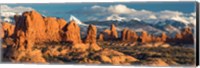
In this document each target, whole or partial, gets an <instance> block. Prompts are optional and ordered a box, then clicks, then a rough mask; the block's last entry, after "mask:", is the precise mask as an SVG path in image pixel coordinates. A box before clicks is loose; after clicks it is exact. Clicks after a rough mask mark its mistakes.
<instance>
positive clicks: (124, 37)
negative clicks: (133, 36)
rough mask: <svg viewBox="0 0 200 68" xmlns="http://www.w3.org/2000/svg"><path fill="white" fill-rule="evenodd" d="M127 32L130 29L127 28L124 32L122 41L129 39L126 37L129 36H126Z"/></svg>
mask: <svg viewBox="0 0 200 68" xmlns="http://www.w3.org/2000/svg"><path fill="white" fill-rule="evenodd" d="M127 31H128V28H125V29H123V30H122V33H121V37H122V40H123V41H125V40H126V38H127V37H126V36H127V35H126V33H127Z"/></svg>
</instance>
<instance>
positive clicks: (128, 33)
mask: <svg viewBox="0 0 200 68" xmlns="http://www.w3.org/2000/svg"><path fill="white" fill-rule="evenodd" d="M121 33H122V34H121V37H122V38H121V40H122V41H128V42H137V41H138V35H137V34H136V32H135V31H133V30H129V29H127V28H125V29H123V30H122V32H121Z"/></svg>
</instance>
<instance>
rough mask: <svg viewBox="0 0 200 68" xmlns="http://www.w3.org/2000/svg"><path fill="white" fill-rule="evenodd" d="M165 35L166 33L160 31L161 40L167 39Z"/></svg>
mask: <svg viewBox="0 0 200 68" xmlns="http://www.w3.org/2000/svg"><path fill="white" fill-rule="evenodd" d="M167 38H168V37H167V35H166V33H164V32H163V33H162V35H161V40H162V42H166V40H167Z"/></svg>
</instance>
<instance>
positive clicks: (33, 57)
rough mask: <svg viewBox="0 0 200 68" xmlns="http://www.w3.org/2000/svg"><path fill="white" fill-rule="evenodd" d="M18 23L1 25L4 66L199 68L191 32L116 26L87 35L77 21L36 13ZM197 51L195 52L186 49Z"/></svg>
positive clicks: (90, 30) (19, 17)
mask: <svg viewBox="0 0 200 68" xmlns="http://www.w3.org/2000/svg"><path fill="white" fill-rule="evenodd" d="M14 19H15V23H14V24H12V23H9V22H2V23H1V28H2V29H1V30H0V31H1V38H2V40H3V44H2V52H3V62H12V63H59V64H61V63H68V64H74V63H75V64H112V65H150V66H171V65H194V64H195V63H194V51H193V46H194V40H193V39H194V38H193V31H192V29H191V28H187V27H186V28H183V29H182V31H181V32H180V33H177V34H176V35H175V37H169V36H168V35H167V34H166V33H165V32H163V33H161V35H159V36H157V35H152V34H149V33H148V32H147V31H142V32H140V34H138V32H136V31H134V30H132V29H129V28H124V29H123V30H122V31H120V33H119V32H118V31H117V26H115V24H112V25H110V29H105V30H103V31H102V32H100V33H98V29H97V26H95V25H94V24H89V25H88V26H87V32H84V33H83V34H86V36H83V35H82V32H81V30H82V29H81V28H80V26H79V25H78V24H77V23H76V21H75V20H73V19H72V20H70V21H69V22H67V21H65V20H64V19H62V18H55V17H43V16H42V15H41V14H39V13H38V12H37V11H28V12H24V13H23V14H22V15H15V16H14ZM187 47H192V48H187Z"/></svg>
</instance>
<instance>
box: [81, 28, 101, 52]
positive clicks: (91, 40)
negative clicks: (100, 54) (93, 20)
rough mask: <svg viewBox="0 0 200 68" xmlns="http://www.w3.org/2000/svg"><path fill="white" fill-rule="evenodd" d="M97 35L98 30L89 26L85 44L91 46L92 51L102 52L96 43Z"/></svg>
mask: <svg viewBox="0 0 200 68" xmlns="http://www.w3.org/2000/svg"><path fill="white" fill-rule="evenodd" d="M96 35H97V29H96V26H94V25H89V27H88V31H87V37H86V39H85V43H86V44H88V45H89V46H90V50H95V51H97V50H100V49H101V47H99V46H98V45H97V43H96Z"/></svg>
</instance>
